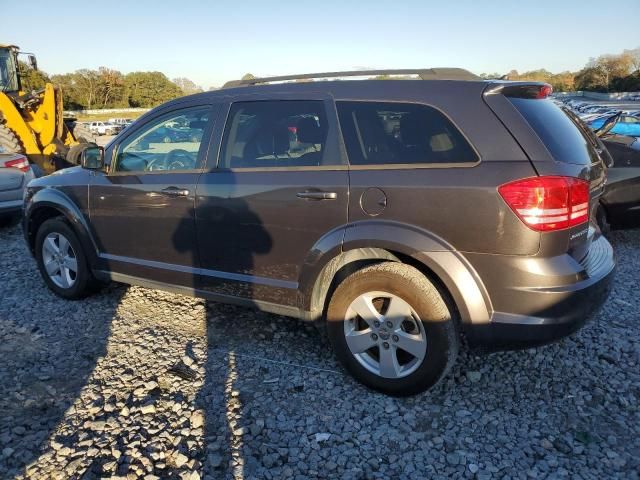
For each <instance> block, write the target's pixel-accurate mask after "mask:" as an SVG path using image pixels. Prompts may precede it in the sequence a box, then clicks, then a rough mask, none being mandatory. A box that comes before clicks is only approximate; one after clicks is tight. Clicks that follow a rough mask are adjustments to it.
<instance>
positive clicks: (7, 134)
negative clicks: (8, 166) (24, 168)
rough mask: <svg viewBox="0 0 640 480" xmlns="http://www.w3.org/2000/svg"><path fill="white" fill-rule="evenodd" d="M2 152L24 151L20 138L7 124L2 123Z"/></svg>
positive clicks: (0, 141)
mask: <svg viewBox="0 0 640 480" xmlns="http://www.w3.org/2000/svg"><path fill="white" fill-rule="evenodd" d="M0 153H24V148H23V147H22V144H21V143H20V139H18V136H17V135H16V134H15V133H13V130H11V129H10V128H8V127H7V126H6V125H0Z"/></svg>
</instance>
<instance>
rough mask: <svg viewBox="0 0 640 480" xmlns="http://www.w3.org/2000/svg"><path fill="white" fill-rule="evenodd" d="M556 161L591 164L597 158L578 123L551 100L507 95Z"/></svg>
mask: <svg viewBox="0 0 640 480" xmlns="http://www.w3.org/2000/svg"><path fill="white" fill-rule="evenodd" d="M507 98H508V99H509V101H510V102H511V103H512V104H513V106H514V107H516V109H517V110H518V111H519V112H520V114H521V115H522V116H523V117H524V118H525V120H526V121H527V122H528V123H529V125H530V126H531V128H533V130H534V131H535V132H536V134H537V135H538V137H539V138H540V140H541V141H542V142H543V143H544V144H545V146H546V147H547V150H549V153H551V155H552V156H553V158H554V159H555V160H556V161H558V162H565V163H573V164H578V165H591V164H592V163H595V162H597V161H598V160H599V158H598V154H597V152H596V151H595V149H594V147H593V145H592V143H591V142H590V141H589V139H588V138H587V136H586V133H583V132H581V130H580V128H579V127H578V125H577V124H576V123H575V122H574V121H573V120H572V119H571V118H569V116H568V115H567V114H566V113H564V112H563V111H562V110H561V109H560V108H559V107H558V106H557V105H555V104H554V103H553V102H552V101H551V100H540V99H532V98H510V97H507Z"/></svg>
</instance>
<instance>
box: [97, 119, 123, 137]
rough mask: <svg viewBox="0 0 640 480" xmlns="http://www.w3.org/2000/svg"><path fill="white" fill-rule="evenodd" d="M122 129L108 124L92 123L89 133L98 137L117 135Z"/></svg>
mask: <svg viewBox="0 0 640 480" xmlns="http://www.w3.org/2000/svg"><path fill="white" fill-rule="evenodd" d="M119 130H120V129H119V128H118V127H117V126H116V125H114V124H111V123H108V122H91V123H90V124H89V131H90V132H91V133H93V134H96V135H115V134H116V133H118V131H119Z"/></svg>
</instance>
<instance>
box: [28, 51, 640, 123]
mask: <svg viewBox="0 0 640 480" xmlns="http://www.w3.org/2000/svg"><path fill="white" fill-rule="evenodd" d="M20 67H21V70H22V72H23V75H22V78H23V88H24V89H25V90H28V91H30V90H38V89H40V88H42V87H44V84H45V83H47V82H52V83H54V84H56V85H59V86H61V87H62V92H63V96H64V98H63V100H64V105H65V108H66V109H69V110H75V109H100V108H128V107H143V108H151V107H155V106H156V105H160V104H161V103H164V102H166V101H167V100H171V99H173V98H177V97H180V96H182V95H191V94H193V93H198V92H202V91H203V89H202V87H200V86H198V85H196V84H195V83H194V82H193V81H191V80H189V79H188V78H186V77H180V78H174V79H173V80H170V79H169V78H167V76H166V75H165V74H163V73H161V72H131V73H127V74H123V73H121V72H119V71H118V70H113V69H111V68H107V67H100V68H99V69H98V70H90V69H81V70H76V71H75V72H73V73H64V74H61V75H51V76H48V75H47V74H46V73H44V72H42V71H35V70H33V69H31V68H30V67H29V66H28V65H27V64H25V63H22V62H21V63H20ZM386 77H387V76H380V77H377V78H386ZM481 77H483V78H487V79H490V78H504V79H508V80H533V81H540V82H547V83H550V84H551V85H552V86H553V89H554V90H555V91H556V92H566V91H573V90H588V91H595V92H635V91H640V48H635V49H633V50H624V51H623V52H622V53H620V54H615V55H601V56H599V57H597V58H591V59H590V60H589V62H588V63H587V64H586V65H585V67H584V68H583V69H582V70H580V71H578V72H569V71H565V72H561V73H551V72H549V71H547V70H545V69H539V70H532V71H529V72H524V73H518V71H517V70H511V71H510V72H509V73H507V74H506V75H504V74H499V73H491V74H485V73H483V74H481ZM242 78H243V79H249V78H255V77H254V76H253V75H252V74H250V73H247V74H246V75H245V76H244V77H242ZM210 90H211V89H210Z"/></svg>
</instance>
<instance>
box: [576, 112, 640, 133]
mask: <svg viewBox="0 0 640 480" xmlns="http://www.w3.org/2000/svg"><path fill="white" fill-rule="evenodd" d="M609 118H611V115H603V116H601V117H598V118H596V119H594V120H591V121H589V122H588V125H589V127H591V128H592V129H593V130H596V131H597V130H598V129H599V128H601V127H602V126H603V125H604V124H605V122H606V121H607V120H608V119H609ZM609 133H615V134H618V135H626V136H630V137H640V118H638V117H635V116H632V115H628V114H620V117H619V118H618V121H617V122H616V124H615V126H614V127H613V128H612V129H611V130H609Z"/></svg>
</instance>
